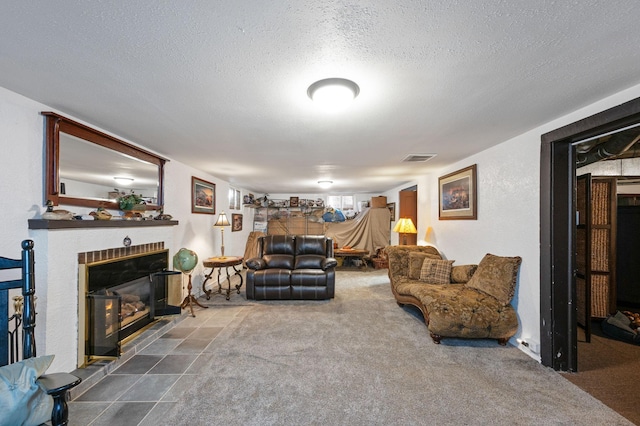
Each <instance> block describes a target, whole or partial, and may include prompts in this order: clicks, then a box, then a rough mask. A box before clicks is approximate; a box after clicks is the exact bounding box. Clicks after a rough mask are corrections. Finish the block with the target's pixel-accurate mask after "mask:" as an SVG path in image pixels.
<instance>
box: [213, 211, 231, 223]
mask: <svg viewBox="0 0 640 426" xmlns="http://www.w3.org/2000/svg"><path fill="white" fill-rule="evenodd" d="M213 226H231V224H230V223H229V220H228V219H227V215H226V214H224V212H222V213H220V216H218V220H217V221H216V223H214V224H213Z"/></svg>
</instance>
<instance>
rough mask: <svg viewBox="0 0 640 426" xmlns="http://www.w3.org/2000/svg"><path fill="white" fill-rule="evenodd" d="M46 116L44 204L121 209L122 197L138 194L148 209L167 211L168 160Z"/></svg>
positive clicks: (59, 117)
mask: <svg viewBox="0 0 640 426" xmlns="http://www.w3.org/2000/svg"><path fill="white" fill-rule="evenodd" d="M42 115H43V116H44V117H45V120H46V125H45V132H46V135H45V140H46V164H47V166H46V167H47V169H46V175H45V194H44V195H45V199H44V202H45V203H46V202H47V200H51V201H52V202H53V204H54V205H59V204H68V205H74V206H83V207H90V208H96V207H104V208H107V209H115V210H117V209H119V206H118V203H117V202H116V197H117V196H118V193H122V192H125V193H130V192H132V191H133V192H135V193H136V194H138V195H140V196H141V197H142V198H143V199H144V200H145V203H146V205H147V207H146V208H147V210H158V209H160V208H162V206H163V184H164V164H165V163H166V162H167V161H168V160H166V159H165V158H162V157H160V156H158V155H156V154H153V153H151V152H149V151H146V150H144V149H142V148H139V147H137V146H135V145H132V144H130V143H127V142H125V141H122V140H120V139H118V138H116V137H113V136H111V135H108V134H106V133H103V132H100V131H98V130H95V129H92V128H90V127H88V126H85V125H84V124H81V123H78V122H76V121H73V120H71V119H68V118H66V117H63V116H61V115H59V114H56V113H54V112H42Z"/></svg>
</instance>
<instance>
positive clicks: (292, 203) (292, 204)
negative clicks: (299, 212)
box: [289, 197, 300, 207]
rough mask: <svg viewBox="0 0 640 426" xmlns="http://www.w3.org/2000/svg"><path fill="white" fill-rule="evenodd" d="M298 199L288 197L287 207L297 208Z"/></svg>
mask: <svg viewBox="0 0 640 426" xmlns="http://www.w3.org/2000/svg"><path fill="white" fill-rule="evenodd" d="M299 202H300V199H299V198H298V197H289V207H298V205H299Z"/></svg>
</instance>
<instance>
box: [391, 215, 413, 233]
mask: <svg viewBox="0 0 640 426" xmlns="http://www.w3.org/2000/svg"><path fill="white" fill-rule="evenodd" d="M393 232H398V233H400V234H417V233H418V230H417V229H416V227H415V225H414V224H413V221H412V220H411V218H408V217H403V218H401V219H400V220H398V223H396V226H394V227H393Z"/></svg>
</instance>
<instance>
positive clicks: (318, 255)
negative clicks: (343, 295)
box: [246, 235, 337, 300]
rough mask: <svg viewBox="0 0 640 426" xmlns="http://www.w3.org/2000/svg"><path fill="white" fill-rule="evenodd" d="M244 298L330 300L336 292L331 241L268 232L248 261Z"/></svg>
mask: <svg viewBox="0 0 640 426" xmlns="http://www.w3.org/2000/svg"><path fill="white" fill-rule="evenodd" d="M246 265H247V268H249V270H248V271H247V299H258V300H267V299H279V300H284V299H305V300H323V299H331V298H333V297H334V294H335V267H336V265H337V262H336V259H334V258H333V240H332V239H331V238H327V237H325V236H322V235H295V236H293V235H268V236H265V237H260V238H259V239H258V257H254V258H252V259H249V260H247V262H246Z"/></svg>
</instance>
